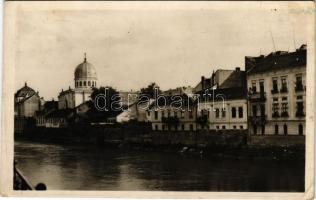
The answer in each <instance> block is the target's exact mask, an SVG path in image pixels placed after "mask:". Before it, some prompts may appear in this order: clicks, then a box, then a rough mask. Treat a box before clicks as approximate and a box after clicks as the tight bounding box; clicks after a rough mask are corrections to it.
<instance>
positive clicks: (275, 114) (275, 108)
mask: <svg viewBox="0 0 316 200" xmlns="http://www.w3.org/2000/svg"><path fill="white" fill-rule="evenodd" d="M272 117H279V103H273V104H272Z"/></svg>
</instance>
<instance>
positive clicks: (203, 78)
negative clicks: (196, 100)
mask: <svg viewBox="0 0 316 200" xmlns="http://www.w3.org/2000/svg"><path fill="white" fill-rule="evenodd" d="M201 83H202V90H204V89H205V77H204V76H202V77H201Z"/></svg>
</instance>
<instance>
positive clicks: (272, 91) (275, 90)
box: [271, 88, 279, 94]
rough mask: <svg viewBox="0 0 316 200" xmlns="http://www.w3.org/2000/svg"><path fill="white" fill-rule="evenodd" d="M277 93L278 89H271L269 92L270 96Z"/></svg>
mask: <svg viewBox="0 0 316 200" xmlns="http://www.w3.org/2000/svg"><path fill="white" fill-rule="evenodd" d="M277 93H279V90H278V88H273V89H272V90H271V94H277Z"/></svg>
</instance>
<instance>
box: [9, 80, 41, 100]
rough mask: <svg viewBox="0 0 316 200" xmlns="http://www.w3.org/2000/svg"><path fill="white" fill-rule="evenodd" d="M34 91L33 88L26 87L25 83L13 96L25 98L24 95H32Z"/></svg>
mask: <svg viewBox="0 0 316 200" xmlns="http://www.w3.org/2000/svg"><path fill="white" fill-rule="evenodd" d="M35 93H36V92H35V90H33V89H32V88H30V87H28V86H27V84H26V83H25V85H24V87H22V88H21V89H19V90H18V91H17V92H16V93H15V95H14V96H15V98H18V97H23V98H26V97H29V96H32V95H34V94H35Z"/></svg>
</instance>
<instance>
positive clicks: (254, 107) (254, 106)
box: [252, 105, 257, 117]
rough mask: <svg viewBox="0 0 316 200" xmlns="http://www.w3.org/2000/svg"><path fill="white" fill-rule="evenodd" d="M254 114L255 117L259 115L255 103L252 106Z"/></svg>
mask: <svg viewBox="0 0 316 200" xmlns="http://www.w3.org/2000/svg"><path fill="white" fill-rule="evenodd" d="M252 115H253V116H254V117H256V116H257V106H256V105H253V106H252Z"/></svg>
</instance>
